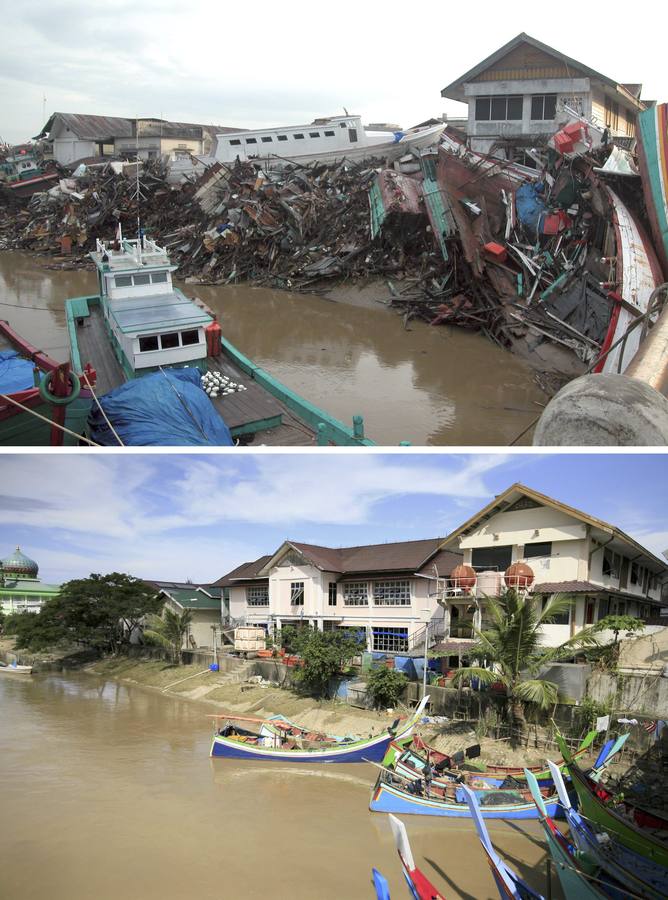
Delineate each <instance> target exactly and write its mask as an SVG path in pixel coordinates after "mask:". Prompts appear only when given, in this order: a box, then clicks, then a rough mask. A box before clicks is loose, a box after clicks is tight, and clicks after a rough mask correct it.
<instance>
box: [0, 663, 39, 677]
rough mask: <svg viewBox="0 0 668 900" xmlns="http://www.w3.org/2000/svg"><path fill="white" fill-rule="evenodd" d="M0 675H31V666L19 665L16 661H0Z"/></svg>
mask: <svg viewBox="0 0 668 900" xmlns="http://www.w3.org/2000/svg"><path fill="white" fill-rule="evenodd" d="M0 675H32V666H20V665H19V664H18V663H17V662H12V663H5V662H0Z"/></svg>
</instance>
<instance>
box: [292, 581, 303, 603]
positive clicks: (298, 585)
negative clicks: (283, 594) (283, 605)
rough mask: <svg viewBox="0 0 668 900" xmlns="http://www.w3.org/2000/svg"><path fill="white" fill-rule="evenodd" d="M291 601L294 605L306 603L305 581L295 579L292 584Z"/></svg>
mask: <svg viewBox="0 0 668 900" xmlns="http://www.w3.org/2000/svg"><path fill="white" fill-rule="evenodd" d="M290 603H291V604H292V605H293V606H303V605H304V582H303V581H293V582H292V583H291V584H290Z"/></svg>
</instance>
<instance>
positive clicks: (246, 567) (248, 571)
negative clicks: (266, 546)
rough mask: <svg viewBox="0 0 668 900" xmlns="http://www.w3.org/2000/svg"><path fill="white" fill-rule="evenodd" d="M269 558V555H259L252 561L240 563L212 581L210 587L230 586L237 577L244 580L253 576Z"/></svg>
mask: <svg viewBox="0 0 668 900" xmlns="http://www.w3.org/2000/svg"><path fill="white" fill-rule="evenodd" d="M270 559H271V556H260V557H259V558H258V559H255V560H253V561H252V562H245V563H242V564H241V565H240V566H237V567H236V569H232V571H231V572H228V573H227V575H223V576H222V578H219V579H218V581H214V583H213V585H212V587H219V588H223V587H230V585H232V584H235V583H236V580H237V579H244V580H245V579H249V578H255V577H256V576H257V573H258V572H259V571H260V570H261V569H263V568H264V567H265V566H266V564H267V563H268V562H269V560H270Z"/></svg>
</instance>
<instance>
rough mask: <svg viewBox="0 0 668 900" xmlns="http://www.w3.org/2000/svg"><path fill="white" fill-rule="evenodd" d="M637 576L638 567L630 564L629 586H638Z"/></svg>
mask: <svg viewBox="0 0 668 900" xmlns="http://www.w3.org/2000/svg"><path fill="white" fill-rule="evenodd" d="M639 574H640V572H639V570H638V566H637V565H636V564H635V563H631V576H630V577H631V584H638V582H639V580H640V579H639V577H638V576H639Z"/></svg>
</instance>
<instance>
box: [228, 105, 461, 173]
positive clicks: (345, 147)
mask: <svg viewBox="0 0 668 900" xmlns="http://www.w3.org/2000/svg"><path fill="white" fill-rule="evenodd" d="M444 128H445V125H444V124H437V125H427V126H424V127H417V128H409V129H408V130H406V131H394V132H387V131H377V132H374V131H371V130H367V129H365V128H364V126H363V125H362V119H361V118H360V116H349V115H345V116H332V117H331V118H323V119H315V120H314V121H313V122H311V123H310V124H309V125H287V126H284V127H279V128H255V129H252V130H250V131H229V132H227V133H225V134H218V135H216V139H217V141H218V145H217V147H216V160H217V162H220V163H223V164H226V163H232V162H234V161H235V160H236V159H237V158H238V159H240V160H246V159H257V160H258V162H261V163H262V164H264V165H269V166H274V167H275V166H280V165H285V164H286V163H291V162H294V163H299V164H303V163H310V162H323V163H333V162H338V161H340V160H342V159H345V160H350V162H362V161H363V160H365V159H370V158H372V157H382V158H383V159H389V160H393V159H397V158H398V157H400V156H403V155H404V154H406V153H411V151H413V150H422V149H424V148H426V147H430V146H431V145H432V144H435V143H436V142H437V141H438V139H439V137H440V136H441V134H442V132H443V129H444Z"/></svg>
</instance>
